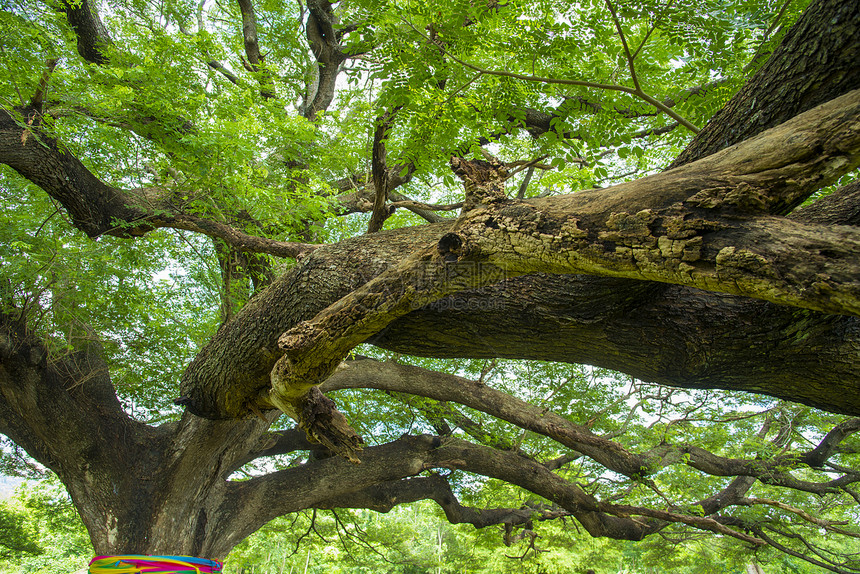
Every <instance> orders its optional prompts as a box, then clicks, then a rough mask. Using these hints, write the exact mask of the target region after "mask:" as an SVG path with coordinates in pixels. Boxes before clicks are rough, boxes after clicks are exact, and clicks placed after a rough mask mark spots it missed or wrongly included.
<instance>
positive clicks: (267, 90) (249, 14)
mask: <svg viewBox="0 0 860 574" xmlns="http://www.w3.org/2000/svg"><path fill="white" fill-rule="evenodd" d="M237 2H238V3H239V10H240V11H241V12H242V38H243V39H244V44H245V55H246V56H247V57H248V62H247V65H248V68H249V71H251V72H253V73H254V74H257V79H258V81H259V83H260V95H261V96H263V97H264V98H267V99H268V98H274V97H276V94H275V86H274V82H273V78H272V74H271V72H269V70H267V69H266V67H265V62H264V60H265V57H264V56H263V54H261V53H260V45H259V42H258V40H257V16H256V15H255V14H254V3H253V1H252V0H237ZM210 66H211V63H210ZM215 69H218V68H215ZM228 78H229V76H228Z"/></svg>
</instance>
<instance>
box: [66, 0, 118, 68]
mask: <svg viewBox="0 0 860 574" xmlns="http://www.w3.org/2000/svg"><path fill="white" fill-rule="evenodd" d="M61 5H62V6H63V9H64V11H65V13H66V18H67V19H68V21H69V25H70V26H71V27H72V30H74V32H75V35H76V36H77V39H78V53H79V54H80V55H81V57H82V58H83V59H84V60H86V61H87V62H90V63H93V64H98V65H100V66H103V65H105V64H107V63H108V62H109V60H110V58H109V57H108V55H107V53H106V51H107V50H106V49H107V48H108V47H109V46H111V45H112V44H113V41H112V40H111V38H110V35H109V34H108V31H107V28H105V26H104V24H102V21H101V19H100V18H99V15H98V14H97V13H96V10H95V7H94V6H93V5H92V4H91V3H90V0H81V1H80V2H67V1H64V2H62V3H61Z"/></svg>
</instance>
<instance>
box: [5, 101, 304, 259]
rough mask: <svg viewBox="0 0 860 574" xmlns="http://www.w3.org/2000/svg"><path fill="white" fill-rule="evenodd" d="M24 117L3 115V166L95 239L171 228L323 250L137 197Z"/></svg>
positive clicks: (270, 247)
mask: <svg viewBox="0 0 860 574" xmlns="http://www.w3.org/2000/svg"><path fill="white" fill-rule="evenodd" d="M16 115H17V114H16ZM20 117H21V119H16V117H15V116H13V115H12V113H11V112H8V111H6V110H3V112H2V113H0V163H5V164H6V165H8V166H10V167H12V168H13V169H15V171H17V172H18V173H19V174H21V175H22V176H23V177H25V178H27V179H28V180H30V181H31V182H33V183H35V184H36V185H38V186H39V187H41V188H42V189H43V190H44V191H45V192H46V193H47V194H48V195H50V196H51V197H53V198H54V199H56V200H57V201H58V202H59V203H60V204H61V205H62V206H63V207H64V208H65V209H66V211H67V212H68V213H69V215H70V217H71V219H72V222H73V223H74V224H75V226H76V227H77V228H78V229H80V230H81V231H83V232H84V233H86V234H87V235H89V236H90V237H98V236H100V235H115V236H118V237H135V236H140V235H144V234H146V233H148V232H149V231H152V230H153V229H158V228H161V227H169V228H173V229H184V230H186V231H193V232H195V233H203V234H205V235H207V236H210V237H217V238H219V239H222V240H224V241H225V242H227V244H229V245H230V246H231V247H233V248H234V249H236V250H239V251H249V252H253V253H269V254H272V255H276V256H279V257H293V258H295V257H300V256H302V255H304V254H306V253H308V252H310V251H312V250H313V249H315V248H316V247H317V246H316V245H311V244H307V243H296V242H290V241H275V240H272V239H267V238H264V237H258V236H253V235H249V234H247V233H244V232H242V231H239V230H238V229H236V228H234V227H232V226H230V225H227V224H226V223H221V222H218V221H213V220H211V219H206V218H204V217H200V216H197V215H193V214H186V213H182V212H178V211H177V210H176V208H174V207H173V206H172V205H171V204H170V203H169V202H160V201H158V200H157V199H153V198H151V197H135V196H134V195H132V194H131V193H130V192H126V191H123V190H120V189H117V188H115V187H112V186H110V185H107V184H106V183H104V182H103V181H101V180H100V179H99V178H98V177H96V176H95V175H94V174H93V173H92V172H90V170H89V169H87V168H86V166H84V165H83V163H81V162H80V160H78V159H77V158H76V157H75V156H74V155H72V154H71V153H70V152H69V151H68V150H64V149H63V148H62V145H61V144H60V143H59V142H58V141H56V140H55V139H53V138H52V137H51V136H50V135H48V134H46V133H45V132H43V131H42V130H41V129H40V116H39V114H38V112H37V111H35V110H21V116H20ZM22 124H23V125H22ZM147 195H148V196H149V195H152V194H150V193H147Z"/></svg>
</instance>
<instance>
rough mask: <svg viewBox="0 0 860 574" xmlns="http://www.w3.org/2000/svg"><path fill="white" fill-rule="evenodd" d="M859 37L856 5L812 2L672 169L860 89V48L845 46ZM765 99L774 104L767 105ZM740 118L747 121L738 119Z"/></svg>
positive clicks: (852, 44) (853, 44)
mask: <svg viewBox="0 0 860 574" xmlns="http://www.w3.org/2000/svg"><path fill="white" fill-rule="evenodd" d="M858 34H860V11H858V10H857V6H856V4H854V3H853V2H843V1H842V0H827V1H825V2H813V3H812V4H810V6H809V8H807V10H806V12H805V13H804V14H803V16H802V17H801V18H800V20H798V21H797V23H796V24H795V25H794V26H792V27H791V29H790V30H789V31H788V32H787V33H786V35H785V38H783V40H782V42H781V43H780V45H779V46H778V47H777V49H776V50H775V51H774V53H773V54H772V55H771V57H770V58H768V60H767V61H766V62H765V64H764V65H763V66H762V67H761V68H760V69H759V70H758V71H757V72H756V73H755V75H754V76H753V77H752V78H751V79H750V81H749V82H747V83H746V84H745V85H744V87H743V88H741V90H740V91H739V92H738V93H737V94H736V95H735V96H734V97H733V98H732V99H731V101H729V103H728V104H726V105H725V106H724V107H723V108H722V109H721V110H720V111H718V112H717V113H716V114H714V117H713V118H711V120H710V121H709V122H708V125H707V127H706V129H704V130H702V132H701V133H700V134H699V135H698V136H697V137H696V138H694V140H693V142H692V143H691V144H690V145H689V146H688V147H687V149H685V150H684V152H683V153H682V154H681V155H680V156H678V158H677V159H676V160H675V161H674V162H672V164H671V165H670V166H669V167H670V168H673V167H678V166H680V165H684V164H687V163H690V162H691V161H695V160H696V159H698V158H700V157H704V156H707V155H710V154H712V153H714V152H717V151H719V150H721V149H724V148H726V147H728V146H730V145H733V144H735V143H737V142H739V141H743V140H745V139H747V138H750V137H752V136H754V135H755V134H758V133H760V132H761V131H763V130H765V129H767V128H772V127H773V126H776V125H779V124H781V123H783V122H785V121H787V120H788V119H790V118H792V117H794V116H795V115H797V114H799V113H800V112H804V111H806V110H810V109H812V108H814V107H815V106H817V105H819V104H822V103H824V102H826V101H828V100H831V99H833V98H835V97H837V96H839V95H841V94H844V93H846V92H848V91H850V90H856V89H858V88H860V74H858V71H857V62H858V61H860V44H858V43H857V42H848V43H846V42H845V39H847V38H856V37H857V35H858ZM825 62H826V64H825ZM762 100H767V102H768V103H767V104H766V105H764V106H763V105H762ZM738 117H743V118H745V121H743V122H737V121H735V119H736V118H738ZM787 212H788V211H784V212H783V213H787Z"/></svg>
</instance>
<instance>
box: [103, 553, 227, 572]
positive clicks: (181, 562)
mask: <svg viewBox="0 0 860 574" xmlns="http://www.w3.org/2000/svg"><path fill="white" fill-rule="evenodd" d="M223 566H224V564H223V563H221V562H218V561H217V560H207V559H206V558H193V557H191V556H143V555H140V554H128V555H125V556H96V557H95V558H93V559H92V560H90V569H89V574H137V573H138V572H142V573H144V574H150V573H151V574H210V573H211V574H220V573H221V568H222V567H223Z"/></svg>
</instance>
